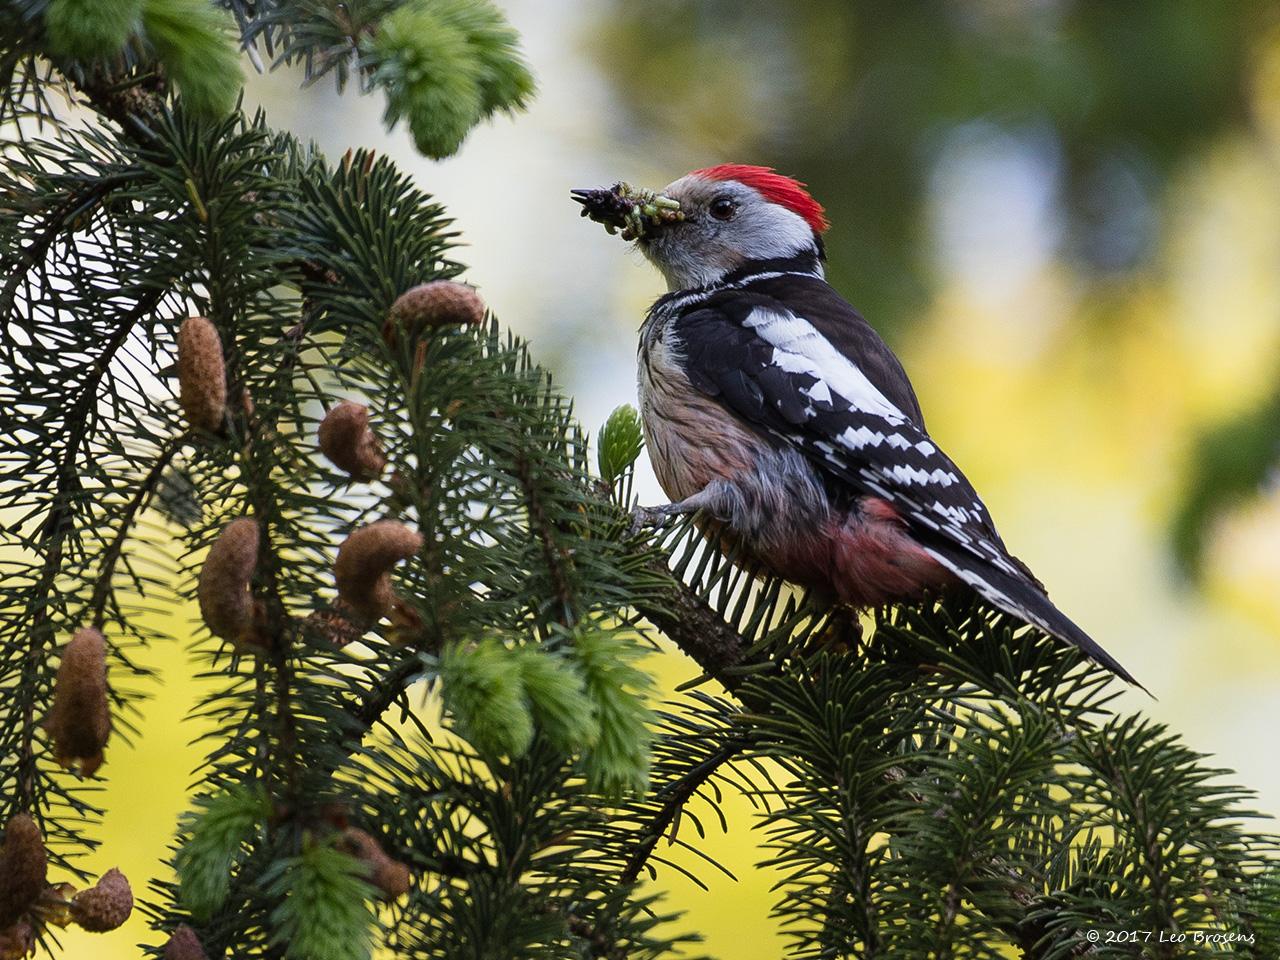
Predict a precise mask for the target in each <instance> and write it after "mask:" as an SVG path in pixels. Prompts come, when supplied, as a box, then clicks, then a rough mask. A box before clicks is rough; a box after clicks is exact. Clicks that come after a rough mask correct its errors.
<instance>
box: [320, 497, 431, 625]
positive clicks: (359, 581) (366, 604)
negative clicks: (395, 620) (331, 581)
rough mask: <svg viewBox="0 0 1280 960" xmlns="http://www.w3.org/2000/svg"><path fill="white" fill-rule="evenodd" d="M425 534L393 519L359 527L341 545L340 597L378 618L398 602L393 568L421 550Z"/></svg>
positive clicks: (338, 568) (336, 566) (338, 562)
mask: <svg viewBox="0 0 1280 960" xmlns="http://www.w3.org/2000/svg"><path fill="white" fill-rule="evenodd" d="M422 543H423V540H422V534H420V533H418V532H417V531H416V530H410V529H409V528H408V527H406V526H405V525H404V524H402V523H397V522H396V521H394V520H379V521H377V522H376V523H371V524H369V525H368V526H364V527H360V528H359V529H357V530H355V531H353V532H352V534H351V536H349V537H347V539H346V540H345V541H344V542H343V544H342V546H341V547H339V548H338V557H337V560H336V561H334V565H333V572H334V578H335V579H336V580H337V583H338V596H339V597H340V598H341V599H342V601H343V602H344V603H346V604H347V605H348V606H350V607H351V608H352V609H353V610H355V611H356V613H358V614H359V615H360V616H363V617H367V618H368V619H370V620H379V619H381V618H382V617H384V616H386V615H387V614H388V613H390V612H391V609H392V607H393V606H394V605H395V602H396V594H395V591H394V590H393V589H392V588H391V568H392V567H394V566H395V565H396V564H397V563H399V562H400V561H401V560H407V559H408V558H409V557H412V556H413V555H414V554H415V553H417V552H418V551H419V550H421V549H422Z"/></svg>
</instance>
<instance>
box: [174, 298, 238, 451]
mask: <svg viewBox="0 0 1280 960" xmlns="http://www.w3.org/2000/svg"><path fill="white" fill-rule="evenodd" d="M178 400H179V401H180V402H181V404H182V412H183V413H185V414H186V415H187V422H188V423H190V424H191V426H193V427H195V428H197V429H200V430H208V431H210V432H217V431H218V430H221V429H222V420H223V417H224V416H225V415H226V410H227V373H226V367H225V365H224V363H223V359H222V341H221V340H219V339H218V329H217V327H215V326H214V325H213V324H212V323H211V322H210V321H209V320H207V319H205V318H204V317H187V319H186V320H183V321H182V326H181V327H179V328H178Z"/></svg>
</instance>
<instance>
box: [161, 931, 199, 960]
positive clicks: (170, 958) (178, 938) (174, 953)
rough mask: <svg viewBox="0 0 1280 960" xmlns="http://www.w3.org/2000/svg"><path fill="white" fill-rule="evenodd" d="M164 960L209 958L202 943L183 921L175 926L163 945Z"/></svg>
mask: <svg viewBox="0 0 1280 960" xmlns="http://www.w3.org/2000/svg"><path fill="white" fill-rule="evenodd" d="M164 960H209V955H208V954H207V953H205V952H204V944H202V943H201V942H200V938H199V937H197V936H196V932H195V931H194V930H192V929H191V928H190V927H188V926H187V925H186V924H185V923H183V924H180V925H179V926H178V927H176V928H175V929H174V931H173V933H171V934H170V935H169V942H168V943H166V944H165V945H164Z"/></svg>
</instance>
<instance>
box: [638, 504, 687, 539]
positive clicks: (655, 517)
mask: <svg viewBox="0 0 1280 960" xmlns="http://www.w3.org/2000/svg"><path fill="white" fill-rule="evenodd" d="M675 506H676V505H675V504H673V503H667V504H663V505H662V506H660V507H636V508H635V509H633V510H632V511H631V527H630V528H629V530H628V532H629V533H630V534H631V536H633V537H636V536H639V535H640V534H641V533H642V532H643V531H644V530H646V529H648V530H652V531H653V532H654V533H657V532H658V531H659V530H661V529H662V528H663V527H665V526H666V525H667V524H668V523H670V522H671V518H672V517H673V516H675V515H676V513H677V512H678V511H676V510H674V509H672V508H673V507H675Z"/></svg>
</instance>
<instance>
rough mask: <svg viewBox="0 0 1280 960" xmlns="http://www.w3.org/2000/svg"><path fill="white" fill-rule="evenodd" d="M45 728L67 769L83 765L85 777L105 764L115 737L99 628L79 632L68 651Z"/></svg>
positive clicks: (66, 651) (56, 683) (104, 647)
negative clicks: (107, 749)
mask: <svg viewBox="0 0 1280 960" xmlns="http://www.w3.org/2000/svg"><path fill="white" fill-rule="evenodd" d="M44 728H45V729H46V730H47V731H48V732H49V737H50V739H52V740H53V751H54V756H55V757H56V758H57V760H58V762H59V763H61V764H62V765H63V766H67V767H75V766H78V767H79V770H80V773H81V775H82V776H86V777H90V776H93V774H94V773H95V772H96V771H97V769H98V767H100V766H101V765H102V751H103V748H104V747H105V746H106V745H107V738H108V737H109V736H110V735H111V706H110V704H109V703H108V702H107V641H106V639H105V638H104V637H103V636H102V633H101V632H100V631H98V630H96V629H94V628H93V627H85V628H83V629H81V630H77V631H76V632H75V636H73V637H72V638H71V639H70V640H69V641H67V644H66V646H64V647H63V648H62V662H61V663H60V664H59V665H58V676H57V679H56V680H55V681H54V686H53V708H52V709H51V710H50V711H49V716H48V717H46V718H45V721H44Z"/></svg>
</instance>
